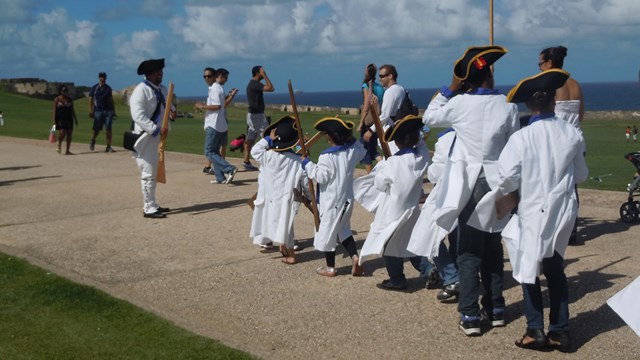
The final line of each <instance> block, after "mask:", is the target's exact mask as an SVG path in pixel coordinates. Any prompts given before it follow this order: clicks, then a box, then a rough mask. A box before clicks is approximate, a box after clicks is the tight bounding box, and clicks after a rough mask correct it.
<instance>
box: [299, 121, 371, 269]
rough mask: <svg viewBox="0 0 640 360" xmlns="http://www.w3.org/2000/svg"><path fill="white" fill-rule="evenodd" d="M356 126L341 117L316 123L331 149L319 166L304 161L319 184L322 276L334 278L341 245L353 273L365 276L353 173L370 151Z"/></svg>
mask: <svg viewBox="0 0 640 360" xmlns="http://www.w3.org/2000/svg"><path fill="white" fill-rule="evenodd" d="M353 127H354V124H353V123H352V122H350V121H346V122H345V121H343V120H341V119H338V118H331V117H328V118H323V119H320V120H319V121H318V122H317V123H316V124H315V128H316V130H318V131H321V132H323V133H326V134H327V138H328V141H329V144H330V145H331V147H329V148H328V149H326V150H324V151H323V152H322V153H320V156H319V157H318V163H317V164H315V163H313V162H312V161H311V160H310V159H309V158H304V159H303V160H302V167H303V168H304V170H305V171H306V172H307V176H308V177H309V178H310V179H312V180H315V181H316V182H317V183H318V189H317V191H318V195H317V200H318V212H319V215H320V227H319V228H318V231H316V234H315V236H314V239H313V246H314V247H315V248H316V249H317V250H319V251H322V252H324V254H325V259H326V266H322V267H320V268H318V269H317V270H316V273H318V274H319V275H322V276H328V277H334V276H336V275H337V272H336V269H335V259H336V246H337V244H338V242H340V243H341V244H342V245H343V246H344V247H345V249H346V250H347V253H348V254H349V257H351V260H352V268H351V274H352V275H353V276H361V275H363V274H364V268H363V267H362V266H360V263H359V258H358V252H357V250H356V243H355V240H354V239H353V235H352V233H351V213H352V212H353V203H354V200H353V171H354V169H355V167H356V165H357V164H358V163H359V162H360V160H362V158H363V157H364V155H365V153H366V150H365V149H364V147H363V145H362V143H360V142H358V141H357V140H356V139H355V138H354V137H353V134H352V130H353Z"/></svg>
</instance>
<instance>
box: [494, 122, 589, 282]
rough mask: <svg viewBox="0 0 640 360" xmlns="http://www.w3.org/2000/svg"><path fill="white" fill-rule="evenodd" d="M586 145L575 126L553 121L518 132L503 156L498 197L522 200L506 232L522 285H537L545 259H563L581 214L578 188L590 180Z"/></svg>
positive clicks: (508, 245) (501, 156)
mask: <svg viewBox="0 0 640 360" xmlns="http://www.w3.org/2000/svg"><path fill="white" fill-rule="evenodd" d="M583 142H584V139H583V137H582V135H581V134H580V132H579V131H578V130H577V129H576V128H575V127H574V126H573V125H571V124H570V123H568V122H565V121H562V120H559V119H558V118H556V117H551V118H546V119H542V120H538V121H535V122H534V123H533V124H531V125H529V126H527V127H525V128H523V129H522V130H520V131H518V132H516V133H515V134H514V135H513V136H512V137H511V138H510V139H509V142H508V143H507V145H506V146H505V148H504V150H503V151H502V154H501V155H500V160H499V165H500V168H499V169H500V170H499V175H500V183H499V186H498V187H497V188H496V190H495V191H496V192H498V193H499V194H508V193H510V192H512V191H515V190H518V193H519V194H520V203H519V204H518V212H517V215H514V216H513V217H511V220H510V221H509V224H508V225H507V227H506V228H505V229H504V230H503V232H502V237H503V239H504V240H505V244H506V246H507V249H508V251H509V259H510V261H511V265H512V267H513V277H514V279H516V280H517V281H518V282H520V283H526V284H533V283H535V280H536V277H537V276H538V275H540V269H541V262H542V259H543V258H547V257H551V256H553V253H554V252H555V251H557V252H558V253H559V254H560V255H562V256H564V252H565V250H566V248H567V244H568V242H569V236H570V235H571V230H572V229H573V224H574V222H575V219H576V213H577V210H578V203H577V199H576V194H575V190H574V185H575V184H576V183H579V182H581V181H584V180H585V179H586V178H587V175H588V170H587V166H586V164H585V161H584V156H583V154H582V150H581V149H582V148H583V146H584V145H583ZM487 196H490V194H487Z"/></svg>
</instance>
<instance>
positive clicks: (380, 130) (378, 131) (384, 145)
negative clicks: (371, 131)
mask: <svg viewBox="0 0 640 360" xmlns="http://www.w3.org/2000/svg"><path fill="white" fill-rule="evenodd" d="M369 111H370V112H371V117H372V118H373V125H374V126H375V127H376V134H378V140H380V147H381V148H382V155H383V156H384V158H385V159H388V158H389V157H390V156H391V150H389V144H387V142H386V141H384V128H383V127H382V123H380V117H379V116H378V112H377V110H376V107H375V106H374V105H373V104H371V105H370V106H369Z"/></svg>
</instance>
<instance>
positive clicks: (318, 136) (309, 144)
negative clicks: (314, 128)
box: [296, 132, 322, 154]
mask: <svg viewBox="0 0 640 360" xmlns="http://www.w3.org/2000/svg"><path fill="white" fill-rule="evenodd" d="M321 138H322V133H321V132H317V133H316V134H315V135H313V136H312V137H311V139H309V140H307V141H305V143H304V146H305V147H306V148H307V152H308V151H309V148H310V147H312V146H313V145H314V144H315V143H317V142H318V140H320V139H321ZM296 153H298V154H300V153H302V148H300V150H298V151H296Z"/></svg>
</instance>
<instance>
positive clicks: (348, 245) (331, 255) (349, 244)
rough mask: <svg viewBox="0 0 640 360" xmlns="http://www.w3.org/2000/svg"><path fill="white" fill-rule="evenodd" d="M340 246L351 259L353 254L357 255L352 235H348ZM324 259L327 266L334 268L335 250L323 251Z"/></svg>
mask: <svg viewBox="0 0 640 360" xmlns="http://www.w3.org/2000/svg"><path fill="white" fill-rule="evenodd" d="M342 246H344V248H345V249H346V250H347V253H349V257H350V258H352V259H353V257H354V256H356V255H358V250H357V249H356V241H355V240H353V236H349V237H348V238H346V239H345V240H344V241H343V242H342ZM324 257H325V260H326V261H327V267H330V268H334V267H336V252H335V251H325V252H324Z"/></svg>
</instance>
